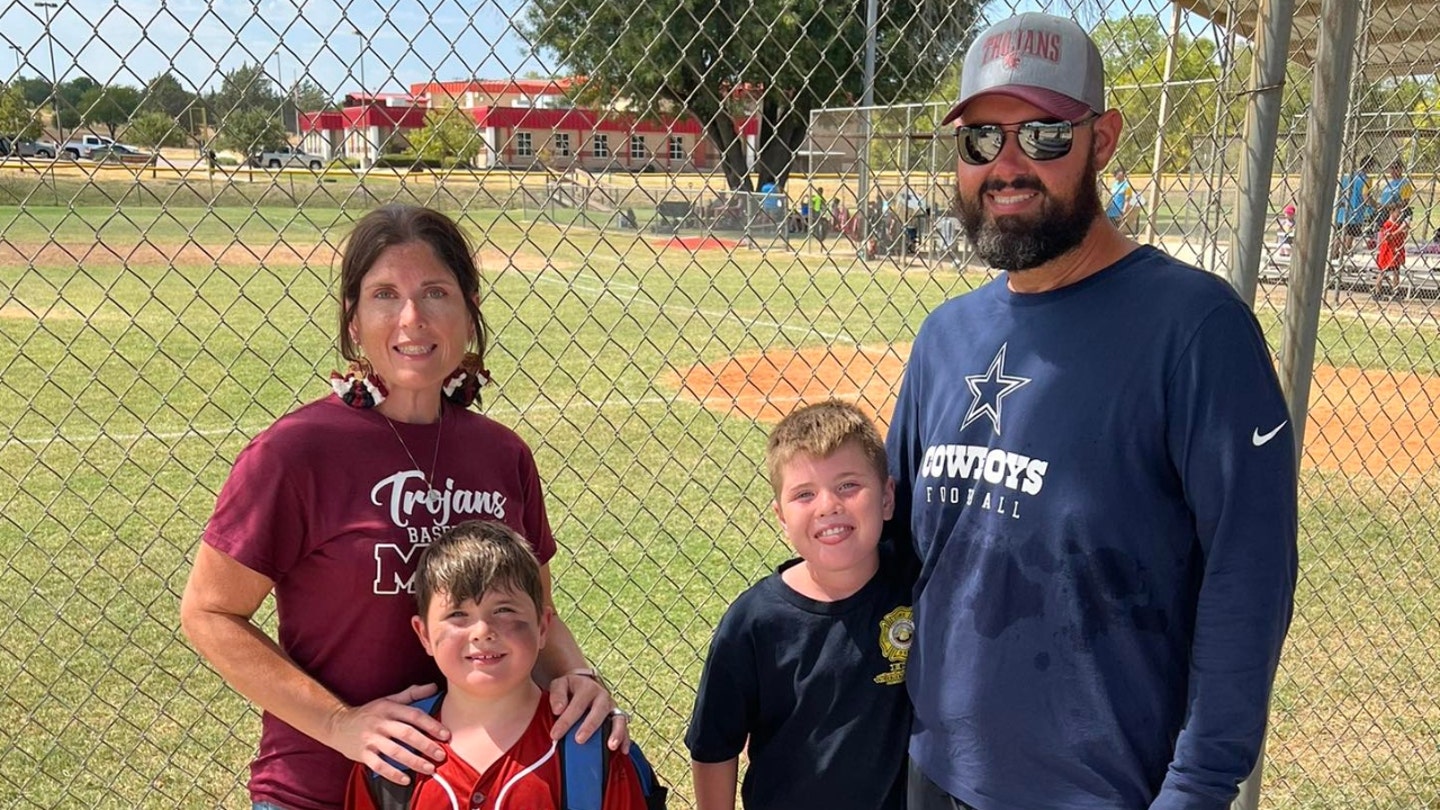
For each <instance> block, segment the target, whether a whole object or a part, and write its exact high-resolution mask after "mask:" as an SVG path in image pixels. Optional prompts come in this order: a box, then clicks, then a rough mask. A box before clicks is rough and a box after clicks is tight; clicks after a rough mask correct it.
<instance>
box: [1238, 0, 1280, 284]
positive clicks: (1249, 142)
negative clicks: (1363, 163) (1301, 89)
mask: <svg viewBox="0 0 1440 810" xmlns="http://www.w3.org/2000/svg"><path fill="white" fill-rule="evenodd" d="M1294 15H1295V3H1294V0H1262V2H1261V4H1260V11H1259V22H1258V24H1257V25H1256V26H1255V33H1256V40H1257V42H1256V48H1255V51H1256V53H1255V64H1254V67H1253V68H1252V70H1251V72H1250V100H1249V103H1248V104H1247V105H1246V107H1245V140H1244V144H1245V160H1244V162H1242V163H1241V164H1240V200H1239V206H1238V210H1237V211H1236V214H1235V230H1234V231H1233V235H1232V237H1231V245H1232V250H1234V252H1235V259H1234V261H1233V262H1232V263H1231V266H1230V283H1231V284H1232V285H1233V286H1234V287H1235V289H1236V290H1239V292H1240V297H1241V298H1244V299H1245V303H1247V304H1249V305H1250V306H1251V307H1252V308H1253V307H1254V306H1255V286H1256V280H1257V279H1258V277H1259V275H1260V257H1261V255H1262V254H1263V253H1264V245H1265V219H1266V213H1267V211H1268V202H1269V200H1270V178H1271V175H1272V174H1273V172H1274V169H1275V144H1276V141H1277V138H1278V137H1279V133H1280V108H1281V106H1282V105H1283V104H1284V101H1285V97H1284V95H1285V62H1286V54H1287V53H1288V52H1289V50H1290V29H1291V24H1292V21H1293V17H1294Z"/></svg>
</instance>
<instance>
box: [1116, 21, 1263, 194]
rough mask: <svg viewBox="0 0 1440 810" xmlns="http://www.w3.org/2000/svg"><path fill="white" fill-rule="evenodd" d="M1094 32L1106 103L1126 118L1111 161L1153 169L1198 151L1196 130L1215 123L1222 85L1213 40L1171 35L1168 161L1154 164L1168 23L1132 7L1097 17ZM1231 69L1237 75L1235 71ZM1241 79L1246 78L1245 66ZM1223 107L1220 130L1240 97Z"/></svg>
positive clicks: (1177, 163) (1238, 110)
mask: <svg viewBox="0 0 1440 810" xmlns="http://www.w3.org/2000/svg"><path fill="white" fill-rule="evenodd" d="M1092 36H1093V38H1094V40H1095V45H1096V47H1098V48H1099V49H1100V55H1101V57H1102V58H1103V59H1104V60H1105V75H1106V84H1107V85H1108V86H1109V88H1110V93H1109V103H1110V105H1111V106H1112V107H1115V108H1117V109H1119V110H1120V112H1121V114H1122V115H1123V116H1124V118H1125V137H1124V139H1123V140H1122V142H1121V144H1120V148H1119V150H1118V151H1117V152H1116V155H1115V160H1114V163H1113V165H1116V166H1122V167H1124V168H1125V169H1126V170H1128V171H1130V172H1140V173H1150V172H1159V171H1165V170H1167V169H1168V170H1175V169H1178V168H1180V167H1182V166H1184V165H1186V164H1187V163H1189V162H1190V160H1191V159H1192V157H1193V156H1194V152H1195V147H1196V144H1195V137H1196V136H1197V135H1200V134H1203V133H1209V132H1210V131H1211V130H1212V129H1213V128H1214V127H1213V125H1214V122H1215V114H1216V108H1217V104H1216V100H1217V94H1218V93H1220V92H1221V90H1222V88H1221V86H1220V84H1219V81H1220V79H1221V78H1222V74H1221V69H1220V64H1219V61H1218V59H1217V55H1216V47H1215V43H1214V42H1211V41H1210V40H1208V39H1191V38H1189V37H1187V36H1185V35H1184V33H1181V34H1180V35H1179V37H1178V38H1177V39H1176V51H1175V61H1174V63H1173V64H1172V66H1171V75H1170V79H1171V82H1172V84H1171V86H1170V87H1169V88H1168V93H1169V107H1168V112H1167V116H1168V117H1167V118H1166V122H1165V133H1164V138H1165V158H1166V165H1164V166H1152V165H1151V164H1152V163H1154V148H1155V140H1156V138H1158V137H1160V120H1159V109H1160V97H1161V94H1162V93H1163V92H1167V89H1166V88H1163V87H1162V86H1161V84H1162V82H1163V80H1164V78H1165V58H1166V52H1167V50H1168V48H1169V39H1168V37H1167V35H1166V33H1165V29H1164V28H1163V27H1162V25H1161V21H1160V19H1159V18H1157V17H1156V16H1154V15H1143V14H1141V15H1130V16H1125V17H1112V18H1110V19H1107V20H1104V21H1102V22H1101V24H1100V25H1099V27H1097V28H1096V29H1095V31H1094V32H1093V34H1092ZM1231 73H1232V74H1235V75H1238V74H1239V71H1231ZM1241 80H1242V81H1248V80H1249V72H1248V71H1246V72H1245V73H1244V74H1243V76H1242V77H1241ZM1222 114H1224V115H1226V116H1227V121H1228V122H1229V123H1230V124H1231V125H1230V126H1227V127H1226V128H1225V132H1226V133H1227V134H1228V133H1230V132H1233V131H1236V130H1238V127H1239V124H1238V123H1235V122H1236V121H1238V120H1243V116H1244V102H1243V99H1242V100H1241V101H1240V103H1239V106H1235V107H1233V109H1232V108H1231V107H1225V108H1224V110H1223V112H1222ZM1236 116H1239V118H1237V117H1236Z"/></svg>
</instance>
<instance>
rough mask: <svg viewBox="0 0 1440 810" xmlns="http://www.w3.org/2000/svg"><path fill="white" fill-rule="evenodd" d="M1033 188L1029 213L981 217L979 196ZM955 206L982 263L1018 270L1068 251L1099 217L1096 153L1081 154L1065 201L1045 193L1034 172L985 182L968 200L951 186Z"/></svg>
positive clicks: (982, 213)
mask: <svg viewBox="0 0 1440 810" xmlns="http://www.w3.org/2000/svg"><path fill="white" fill-rule="evenodd" d="M1007 189H1008V190H1011V191H1036V192H1039V193H1040V194H1043V195H1044V197H1043V198H1042V199H1041V205H1040V211H1039V213H1037V214H1035V215H1034V217H1033V218H1032V217H1024V216H1019V215H1009V216H1003V217H999V218H996V217H989V218H987V217H986V216H985V204H984V197H985V194H986V193H987V192H991V191H1004V190H1007ZM955 209H956V211H957V212H958V213H959V214H960V224H961V225H962V226H963V227H964V228H965V236H966V237H967V238H968V239H969V240H970V244H972V245H974V246H975V252H976V253H977V254H978V255H979V256H980V258H982V259H984V260H985V262H986V263H987V264H989V265H990V266H991V267H994V268H996V269H999V270H1005V271H1008V272H1012V273H1015V272H1020V271H1023V270H1030V269H1032V268H1035V267H1039V266H1040V265H1042V264H1044V263H1046V262H1048V261H1050V260H1051V259H1055V258H1057V257H1059V256H1061V255H1063V254H1065V253H1067V252H1069V251H1070V250H1073V249H1074V248H1075V247H1076V246H1077V245H1079V244H1080V243H1081V242H1082V241H1084V239H1085V234H1087V233H1089V232H1090V226H1091V225H1094V224H1095V220H1096V218H1098V217H1099V216H1100V190H1099V187H1098V186H1097V185H1096V175H1095V155H1094V153H1091V154H1088V155H1086V157H1085V170H1084V171H1082V172H1081V173H1080V176H1079V178H1078V179H1077V180H1076V183H1075V188H1073V189H1071V193H1070V196H1069V200H1068V202H1067V201H1066V200H1065V199H1061V198H1057V197H1055V196H1053V195H1051V194H1050V193H1049V191H1048V190H1047V189H1046V188H1045V186H1044V184H1042V183H1041V182H1040V180H1039V179H1038V178H1036V177H1034V176H1029V177H1017V178H1015V179H1014V180H1012V181H1010V182H1000V181H986V182H985V184H984V185H982V186H981V187H980V190H979V193H977V194H976V195H975V197H974V198H973V199H967V198H966V197H965V195H964V194H963V193H961V192H960V191H959V189H956V192H955Z"/></svg>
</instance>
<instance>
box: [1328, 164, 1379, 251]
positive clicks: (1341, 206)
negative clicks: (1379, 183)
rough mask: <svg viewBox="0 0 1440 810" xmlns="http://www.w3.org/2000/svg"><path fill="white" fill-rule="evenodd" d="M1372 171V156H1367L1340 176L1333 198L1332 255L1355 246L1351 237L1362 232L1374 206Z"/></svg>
mask: <svg viewBox="0 0 1440 810" xmlns="http://www.w3.org/2000/svg"><path fill="white" fill-rule="evenodd" d="M1373 171H1375V158H1374V157H1367V158H1365V160H1364V162H1363V163H1361V164H1360V168H1358V169H1356V170H1355V171H1353V172H1350V173H1349V174H1345V175H1341V177H1340V190H1339V194H1338V196H1337V197H1336V200H1335V234H1336V241H1335V247H1334V249H1333V250H1332V251H1331V253H1332V255H1333V256H1335V257H1338V256H1343V255H1347V254H1349V253H1350V249H1351V248H1352V247H1354V245H1355V237H1357V236H1360V235H1361V234H1363V233H1364V232H1365V225H1366V223H1368V222H1369V221H1370V218H1371V216H1372V215H1373V212H1374V210H1375V209H1374V207H1373V206H1371V205H1370V172H1373Z"/></svg>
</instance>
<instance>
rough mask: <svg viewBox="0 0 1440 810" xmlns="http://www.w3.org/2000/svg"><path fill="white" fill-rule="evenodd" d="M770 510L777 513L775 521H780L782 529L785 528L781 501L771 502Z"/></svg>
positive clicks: (777, 499)
mask: <svg viewBox="0 0 1440 810" xmlns="http://www.w3.org/2000/svg"><path fill="white" fill-rule="evenodd" d="M770 508H771V509H772V510H773V511H774V512H775V519H776V520H778V521H780V528H781V529H784V528H785V513H784V512H782V511H780V499H779V498H776V499H775V500H773V501H771V502H770Z"/></svg>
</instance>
